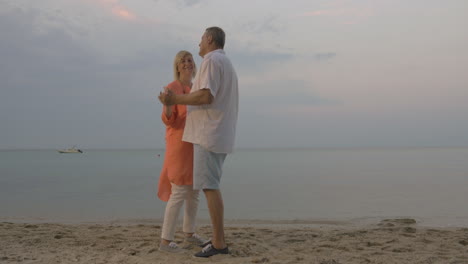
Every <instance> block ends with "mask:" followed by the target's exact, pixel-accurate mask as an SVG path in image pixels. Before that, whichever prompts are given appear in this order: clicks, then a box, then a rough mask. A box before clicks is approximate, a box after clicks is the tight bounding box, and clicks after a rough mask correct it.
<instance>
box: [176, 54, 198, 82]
mask: <svg viewBox="0 0 468 264" xmlns="http://www.w3.org/2000/svg"><path fill="white" fill-rule="evenodd" d="M187 55H190V57H192V61H193V73H192V78H194V77H195V74H197V65H196V64H195V61H194V60H193V56H192V53H190V52H188V51H186V50H181V51H179V52H177V54H176V56H175V58H174V81H176V80H179V79H180V74H179V71H178V70H177V66H178V65H179V63H180V61H181V60H182V59H183V58H184V57H185V56H187Z"/></svg>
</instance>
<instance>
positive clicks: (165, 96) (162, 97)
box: [158, 89, 175, 106]
mask: <svg viewBox="0 0 468 264" xmlns="http://www.w3.org/2000/svg"><path fill="white" fill-rule="evenodd" d="M158 99H159V101H160V102H161V103H162V104H163V105H166V106H169V105H174V104H175V94H174V92H172V91H171V90H169V89H165V92H164V93H163V92H160V93H159V96H158Z"/></svg>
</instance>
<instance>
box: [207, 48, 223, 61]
mask: <svg viewBox="0 0 468 264" xmlns="http://www.w3.org/2000/svg"><path fill="white" fill-rule="evenodd" d="M215 53H221V54H226V52H224V50H223V49H216V50H213V51H210V52H208V53H207V54H205V56H204V57H203V58H204V59H207V58H209V57H211V56H212V55H213V54H215Z"/></svg>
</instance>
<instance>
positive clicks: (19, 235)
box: [0, 219, 468, 264]
mask: <svg viewBox="0 0 468 264" xmlns="http://www.w3.org/2000/svg"><path fill="white" fill-rule="evenodd" d="M160 232H161V225H160V223H159V224H158V223H156V224H155V223H154V222H151V221H148V222H145V223H139V224H135V223H125V222H110V223H86V224H76V223H74V224H60V223H18V222H16V223H10V222H1V223H0V263H44V264H46V263H47V264H51V263H65V264H69V263H126V264H132V263H155V264H157V263H278V264H280V263H281V264H284V263H317V264H349V263H351V264H352V263H395V264H396V263H398V264H401V263H412V264H433V263H441V264H442V263H443V264H467V263H468V228H460V227H458V228H457V227H443V228H440V227H438V228H433V227H425V226H419V225H418V223H417V222H416V221H415V220H413V219H386V220H381V221H380V220H379V221H376V222H375V223H366V224H365V225H354V224H349V223H346V222H326V221H324V222H314V223H310V222H300V221H297V222H294V221H293V222H291V221H289V222H287V221H286V222H271V223H269V222H265V221H244V222H242V221H240V222H235V221H231V222H229V221H228V222H227V224H226V239H227V242H228V245H229V248H230V250H231V253H230V254H229V255H219V256H213V257H211V258H208V259H199V258H194V257H192V255H193V254H194V253H195V252H197V251H198V250H199V248H194V247H188V248H187V250H186V251H185V252H184V253H180V254H171V253H165V252H160V251H158V244H159V236H160ZM198 233H199V234H201V235H204V236H206V237H209V236H210V226H209V225H207V224H206V223H205V224H202V225H201V226H200V227H199V228H198ZM182 240H183V239H182V234H180V233H177V236H176V242H179V243H182Z"/></svg>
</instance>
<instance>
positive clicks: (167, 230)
mask: <svg viewBox="0 0 468 264" xmlns="http://www.w3.org/2000/svg"><path fill="white" fill-rule="evenodd" d="M171 185H172V189H171V197H169V201H168V202H167V205H166V211H165V213H164V222H163V228H162V232H161V238H162V241H161V243H162V244H169V242H171V241H172V240H174V234H175V229H176V226H177V218H178V217H179V212H180V208H181V207H182V205H183V204H184V200H185V198H186V196H187V194H186V188H184V186H179V185H175V184H172V183H171Z"/></svg>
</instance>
